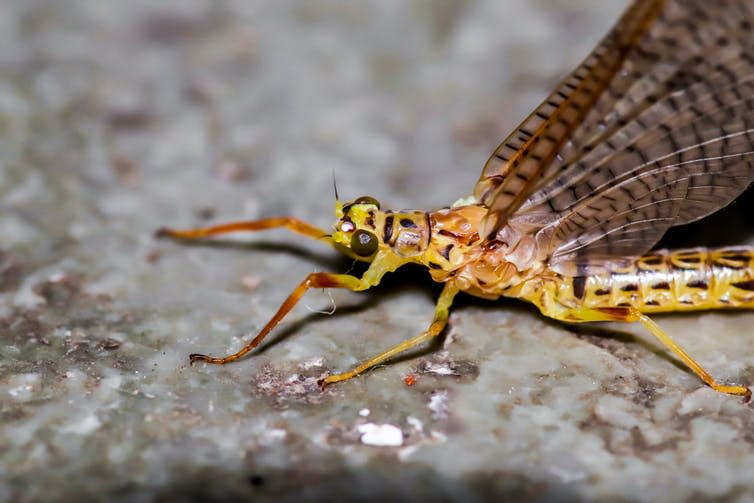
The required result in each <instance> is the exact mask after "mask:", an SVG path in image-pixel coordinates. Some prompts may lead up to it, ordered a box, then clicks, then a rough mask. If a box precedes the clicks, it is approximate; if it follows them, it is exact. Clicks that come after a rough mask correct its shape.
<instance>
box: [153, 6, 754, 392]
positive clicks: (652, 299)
mask: <svg viewBox="0 0 754 503" xmlns="http://www.w3.org/2000/svg"><path fill="white" fill-rule="evenodd" d="M753 24H754V3H752V2H751V0H726V1H723V0H721V1H720V2H715V3H714V7H712V6H711V5H710V3H709V2H707V1H706V0H636V1H635V2H634V3H633V4H632V5H630V6H629V7H628V9H627V10H626V12H625V13H624V14H623V16H622V17H621V19H620V20H619V21H618V23H617V24H616V25H615V26H614V27H613V28H612V30H611V31H610V32H609V33H608V34H607V35H606V36H605V38H604V39H603V40H602V41H601V43H600V44H599V45H598V46H597V47H596V48H595V49H594V50H593V52H592V53H591V54H590V55H589V56H588V57H587V58H586V59H585V60H584V61H583V62H582V63H581V65H580V66H578V67H577V68H576V69H575V70H574V71H573V72H572V73H571V74H570V75H569V76H568V77H567V78H566V79H565V80H564V81H563V82H562V83H561V84H560V85H558V87H557V88H556V89H555V91H554V92H553V93H552V94H551V95H550V96H548V97H547V98H546V99H545V100H544V102H543V103H542V104H541V105H539V107H537V108H536V109H535V110H534V111H533V112H532V113H531V115H529V117H527V118H526V119H525V120H524V121H523V123H522V124H521V125H520V126H519V127H518V128H516V129H515V130H514V131H513V133H511V134H510V136H508V137H507V138H506V139H505V140H504V141H503V142H502V144H501V145H500V146H499V147H498V148H497V149H496V150H495V151H494V152H493V154H492V155H491V157H490V158H489V160H488V161H487V163H486V165H485V166H484V170H483V171H482V174H481V177H480V178H479V180H478V182H477V184H476V186H475V188H474V191H473V194H472V195H470V196H468V197H464V198H462V199H459V200H458V201H456V202H455V203H454V204H453V205H452V206H450V207H447V208H443V209H440V210H437V211H429V212H426V211H415V210H401V211H391V210H386V209H383V208H381V207H380V204H379V202H378V201H377V200H376V199H374V198H372V197H359V198H358V199H355V200H352V201H349V202H341V201H340V200H336V207H335V214H336V217H337V222H336V223H335V225H334V228H333V230H332V232H330V231H326V230H323V229H319V228H317V227H314V226H312V225H309V224H307V223H305V222H303V221H301V220H298V219H296V218H293V217H288V216H287V217H278V218H267V219H261V220H254V221H241V222H233V223H228V224H224V225H217V226H214V227H205V228H196V229H188V230H172V229H161V230H160V231H158V234H159V235H161V236H168V237H172V238H176V239H182V240H187V239H197V238H206V237H209V236H216V235H218V234H224V233H228V232H238V231H260V230H264V229H272V228H279V227H283V228H287V229H289V230H291V231H293V232H296V233H299V234H302V235H304V236H307V237H309V238H313V239H317V240H320V241H322V242H324V243H327V244H329V245H331V246H333V247H334V248H336V249H337V250H339V251H341V252H343V253H344V254H346V255H347V256H349V257H352V258H354V259H356V260H360V261H365V262H368V263H369V267H368V269H367V270H366V271H365V272H364V274H363V275H362V276H361V277H356V276H353V275H350V274H331V273H325V272H316V273H311V274H309V275H308V276H307V277H306V278H305V279H304V280H303V281H302V282H301V283H300V284H299V285H298V286H297V287H296V288H295V289H294V290H293V292H292V293H291V294H290V296H289V297H288V298H287V299H286V300H285V301H284V302H283V303H282V305H281V306H280V308H279V309H278V311H277V312H276V313H275V314H274V315H273V316H272V318H271V319H270V320H269V322H268V323H267V325H265V327H264V328H263V329H262V330H261V331H260V332H259V334H258V335H257V336H256V337H255V338H254V339H253V340H252V341H251V342H249V343H248V344H246V345H245V346H244V347H243V348H241V349H240V350H239V351H238V352H236V353H234V354H231V355H229V356H224V357H220V358H218V357H212V356H207V355H203V354H192V355H190V360H191V362H197V361H204V362H208V363H216V364H223V363H228V362H232V361H234V360H237V359H238V358H240V357H242V356H243V355H245V354H246V353H248V352H249V351H251V350H252V349H253V348H255V347H256V346H257V345H259V343H260V342H261V341H262V340H263V339H264V338H265V336H267V334H268V333H270V331H271V330H272V329H273V328H274V327H275V326H276V325H277V324H278V322H280V320H281V319H283V317H284V316H285V315H286V314H287V313H288V312H289V311H290V310H291V309H292V308H293V306H294V305H295V304H296V303H297V302H298V301H299V299H301V297H302V296H303V295H304V294H305V293H306V291H307V290H309V289H310V288H346V289H349V290H353V291H362V290H367V289H369V288H371V287H373V286H375V285H377V284H378V283H379V282H380V280H381V279H382V277H383V276H384V275H385V274H386V273H390V272H393V271H395V270H396V269H398V268H399V267H401V266H402V265H404V264H407V263H418V264H423V265H425V266H427V267H428V269H429V273H430V275H431V277H432V278H433V279H434V280H435V281H438V282H440V283H442V284H443V285H444V287H443V289H442V292H441V293H440V296H439V298H438V300H437V305H436V307H435V313H434V318H433V320H432V322H431V324H430V326H429V327H428V328H427V330H426V331H425V332H423V333H421V334H420V335H418V336H416V337H413V338H411V339H408V340H406V341H404V342H401V343H400V344H397V345H395V346H393V347H391V348H389V349H387V350H386V351H383V352H382V353H380V354H378V355H376V356H374V357H372V358H369V359H368V360H366V361H364V362H362V363H361V364H359V365H358V366H356V367H355V368H353V369H351V370H349V371H347V372H343V373H340V374H334V375H329V376H327V377H326V378H324V380H323V381H322V384H323V385H327V384H332V383H336V382H339V381H344V380H346V379H350V378H352V377H354V376H356V375H359V374H361V373H362V372H364V371H365V370H367V369H369V368H371V367H373V366H375V365H377V364H380V363H382V362H384V361H385V360H388V359H390V358H392V357H393V356H395V355H397V354H399V353H401V352H403V351H405V350H407V349H410V348H413V347H415V346H417V345H420V344H422V343H424V342H427V341H429V340H431V339H433V338H435V337H436V336H438V335H439V334H440V333H441V332H442V331H443V329H444V328H445V326H446V324H447V321H448V315H449V310H450V307H451V304H452V303H453V299H454V297H455V296H456V294H457V293H459V292H466V293H468V294H471V295H475V296H479V297H483V298H489V299H496V298H499V297H501V296H505V297H514V298H519V299H522V300H525V301H529V302H531V303H533V304H535V305H536V306H537V307H538V308H539V309H540V311H541V312H542V314H544V315H545V316H549V317H551V318H554V319H557V320H561V321H564V322H568V323H580V322H594V321H621V322H639V323H641V324H642V325H643V326H644V327H645V328H646V329H647V330H649V332H650V333H652V334H653V335H654V336H655V337H656V338H657V339H658V340H659V341H660V342H661V343H662V344H663V345H664V346H665V347H666V348H667V349H669V350H670V351H671V352H672V353H673V354H675V355H676V356H677V357H678V358H679V359H680V360H681V361H683V363H685V364H686V365H687V366H688V368H689V369H691V370H692V371H693V372H694V373H696V374H697V375H698V376H699V377H700V378H701V379H702V381H704V382H705V383H706V384H707V385H709V386H710V387H712V388H713V389H715V390H717V391H719V392H722V393H729V394H733V395H743V396H744V397H746V398H747V399H748V398H750V396H751V392H750V390H749V389H747V388H746V387H744V386H739V385H728V384H721V383H719V382H718V381H716V380H715V379H714V378H713V377H712V376H711V375H710V374H709V373H708V372H707V371H706V370H705V369H704V368H703V367H702V366H701V365H700V364H699V363H697V361H696V360H695V359H694V358H692V357H691V356H690V355H689V354H688V353H686V351H684V350H683V348H681V346H679V345H678V344H677V343H676V342H675V341H674V340H673V339H672V338H671V337H670V336H669V335H668V334H666V333H665V331H663V330H662V328H660V327H659V326H658V325H657V324H656V323H655V322H654V321H653V320H652V319H651V318H649V317H648V316H647V315H648V314H651V313H660V312H668V311H688V310H700V309H714V308H736V307H737V308H752V307H754V248H749V247H737V248H723V249H704V248H695V249H687V250H679V251H667V250H660V251H650V250H652V248H653V246H654V245H655V244H656V243H657V242H658V240H659V239H660V238H661V237H662V235H663V234H664V233H665V232H666V231H667V229H668V228H670V227H671V226H675V225H681V224H685V223H689V222H692V221H695V220H697V219H700V218H702V217H704V216H706V215H708V214H710V213H712V212H714V211H716V210H718V209H720V208H722V207H724V206H726V205H728V204H729V203H730V202H731V201H732V200H733V199H735V198H736V197H737V196H738V195H739V194H740V193H741V192H742V191H743V190H744V189H745V188H746V187H747V186H748V185H749V184H750V183H751V182H752V180H754V29H753V28H752V25H753ZM336 199H337V196H336Z"/></svg>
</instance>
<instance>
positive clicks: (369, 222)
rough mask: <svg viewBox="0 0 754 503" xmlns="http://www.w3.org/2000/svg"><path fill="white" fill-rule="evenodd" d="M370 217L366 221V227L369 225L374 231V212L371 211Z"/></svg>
mask: <svg viewBox="0 0 754 503" xmlns="http://www.w3.org/2000/svg"><path fill="white" fill-rule="evenodd" d="M368 215H369V216H368V217H367V219H366V221H365V222H364V223H365V224H366V225H368V226H369V227H370V228H371V229H374V210H369V213H368Z"/></svg>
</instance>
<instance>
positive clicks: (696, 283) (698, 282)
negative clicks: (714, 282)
mask: <svg viewBox="0 0 754 503" xmlns="http://www.w3.org/2000/svg"><path fill="white" fill-rule="evenodd" d="M686 286H687V287H689V288H699V289H701V290H706V289H707V288H709V285H708V284H707V282H706V281H704V280H703V279H695V280H693V281H689V282H688V283H686Z"/></svg>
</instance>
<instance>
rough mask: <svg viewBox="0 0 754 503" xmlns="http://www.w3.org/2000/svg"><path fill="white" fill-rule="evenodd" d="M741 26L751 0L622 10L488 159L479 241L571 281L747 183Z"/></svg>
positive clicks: (750, 62)
mask: <svg viewBox="0 0 754 503" xmlns="http://www.w3.org/2000/svg"><path fill="white" fill-rule="evenodd" d="M752 25H754V2H751V0H728V1H725V0H720V1H716V2H714V3H710V2H707V1H705V0H685V1H684V0H665V1H651V0H649V1H641V0H639V1H636V2H635V3H634V4H633V5H632V6H631V7H630V8H629V9H628V11H627V12H626V14H624V16H623V17H622V18H621V20H620V21H619V23H618V24H617V25H616V27H615V28H614V29H613V30H612V31H611V32H610V33H609V34H608V36H607V37H606V38H605V40H604V41H603V42H602V43H601V44H600V45H599V46H598V48H597V49H595V51H594V53H593V54H592V55H590V56H589V58H587V60H586V61H585V62H584V63H583V64H582V65H581V66H580V67H579V68H577V69H576V70H575V72H574V73H573V74H572V75H571V76H570V77H569V78H568V79H566V80H565V81H564V83H563V84H561V86H560V87H559V88H558V90H556V91H555V93H554V94H553V95H551V96H550V97H549V98H548V99H547V100H545V102H544V103H543V104H542V105H540V107H539V108H538V109H537V110H535V112H534V113H533V114H532V115H531V116H530V117H529V118H527V119H526V120H525V121H524V123H523V124H522V125H521V126H520V127H519V128H518V129H517V131H515V132H514V133H513V134H512V135H511V136H510V137H509V138H508V139H506V141H504V142H503V144H502V145H501V146H500V147H499V148H498V150H497V151H496V152H495V154H493V156H492V157H491V158H490V161H488V163H487V166H485V170H484V172H483V173H482V177H481V179H480V181H479V183H478V184H477V187H476V190H475V195H476V196H477V198H478V199H479V200H480V201H482V202H483V203H485V204H486V205H487V206H489V207H490V212H489V214H488V215H487V217H486V222H485V228H484V230H485V232H486V237H487V238H488V239H492V238H494V237H495V236H496V235H497V234H498V233H499V232H501V231H503V230H505V229H506V227H507V228H508V229H507V231H510V229H515V230H516V232H517V233H525V234H529V235H534V236H536V241H537V244H538V245H539V246H538V248H539V251H540V254H542V253H544V254H545V255H546V256H547V258H548V259H549V263H550V266H551V267H552V268H554V269H555V270H558V271H561V272H564V273H572V272H573V268H574V267H576V265H578V266H579V267H580V268H581V270H582V271H583V270H584V267H585V266H589V265H590V264H591V265H593V264H596V263H598V262H600V261H609V260H612V259H615V258H620V257H630V256H637V255H641V254H643V253H645V252H647V251H648V250H649V249H650V248H651V247H652V246H653V245H654V244H655V243H656V242H657V241H658V240H659V239H660V237H661V236H662V235H663V234H664V233H665V231H666V230H667V229H668V227H670V226H672V225H679V224H683V223H688V222H691V221H693V220H696V219H698V218H701V217H703V216H705V215H708V214H709V213H712V212H714V211H715V210H717V209H719V208H721V207H723V206H725V205H727V204H728V203H730V201H732V200H733V199H734V198H735V197H736V196H737V195H738V194H740V193H741V192H742V191H743V190H744V189H745V188H746V187H747V186H748V185H749V184H750V183H751V181H752V180H754V29H753V28H752ZM603 54H604V56H602V55H603ZM611 54H612V55H613V56H612V57H611V56H610V55H611ZM616 57H617V58H618V59H619V60H618V61H613V60H612V59H614V58H616ZM605 61H606V62H607V63H608V66H607V68H608V69H609V71H608V70H605V69H604V65H603V68H602V69H601V70H600V69H598V68H597V65H601V64H603V63H604V62H605ZM606 79H607V80H606ZM587 81H590V82H591V83H589V84H586V83H585V82H587ZM587 105H588V107H587Z"/></svg>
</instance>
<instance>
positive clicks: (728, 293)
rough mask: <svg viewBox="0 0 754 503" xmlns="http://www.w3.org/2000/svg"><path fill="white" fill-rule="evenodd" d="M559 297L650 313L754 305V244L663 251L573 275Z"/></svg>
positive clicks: (559, 293)
mask: <svg viewBox="0 0 754 503" xmlns="http://www.w3.org/2000/svg"><path fill="white" fill-rule="evenodd" d="M566 283H567V284H564V285H562V287H561V288H560V291H559V292H558V297H559V299H561V301H562V300H564V297H568V296H570V297H571V299H570V300H571V301H572V302H575V303H576V304H580V305H584V306H587V307H615V306H633V307H636V308H638V309H640V310H641V311H643V312H646V313H652V312H667V311H686V310H695V309H719V308H729V307H748V308H752V307H754V248H749V247H736V248H719V249H711V250H710V249H706V248H694V249H687V250H677V251H668V250H658V251H655V252H652V253H650V254H648V255H645V256H643V257H641V258H640V259H638V260H637V261H636V262H634V263H633V264H631V265H629V266H627V267H625V268H623V269H620V270H614V271H612V272H610V273H605V274H602V275H595V276H587V277H579V278H570V281H568V282H566Z"/></svg>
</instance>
